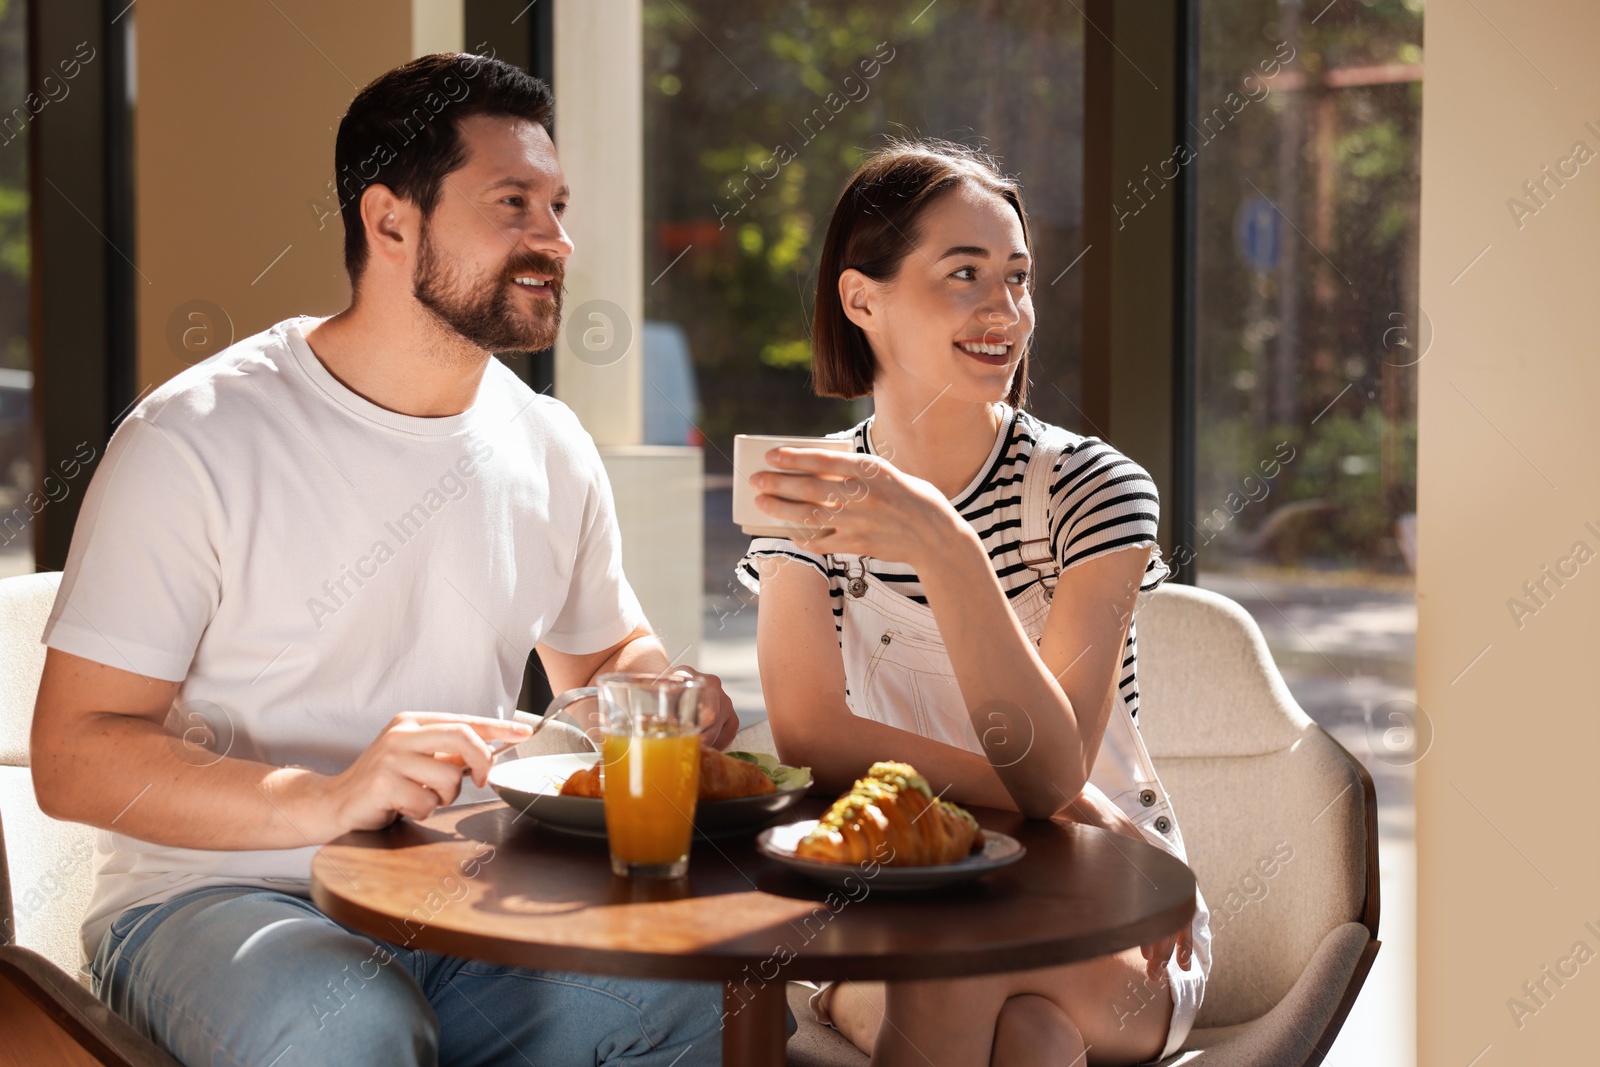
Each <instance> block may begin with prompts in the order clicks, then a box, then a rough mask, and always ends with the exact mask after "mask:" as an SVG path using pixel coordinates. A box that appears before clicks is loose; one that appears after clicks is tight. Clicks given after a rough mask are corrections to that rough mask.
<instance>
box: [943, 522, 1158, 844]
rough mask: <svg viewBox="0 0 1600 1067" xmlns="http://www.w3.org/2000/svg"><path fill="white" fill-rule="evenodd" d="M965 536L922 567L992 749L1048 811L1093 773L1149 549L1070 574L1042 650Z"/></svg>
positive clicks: (1024, 800)
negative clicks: (1031, 637)
mask: <svg viewBox="0 0 1600 1067" xmlns="http://www.w3.org/2000/svg"><path fill="white" fill-rule="evenodd" d="M962 525H963V526H966V523H965V522H962ZM967 531H968V532H967V534H965V535H963V536H962V537H961V538H960V539H959V540H958V542H957V544H958V545H959V547H952V549H951V551H949V552H948V553H944V554H940V555H935V556H932V557H930V558H929V560H928V561H927V562H926V563H924V564H923V565H920V566H918V568H917V574H918V577H919V578H920V579H921V581H922V588H923V592H924V593H925V594H926V596H927V598H928V606H929V607H930V608H932V609H933V615H934V619H935V620H936V621H937V622H938V624H939V634H940V636H941V637H942V638H943V639H944V645H945V651H946V652H947V653H948V655H949V656H950V662H951V664H952V665H953V666H954V667H955V673H956V681H957V683H958V684H959V686H960V687H961V695H962V697H963V699H964V700H965V702H966V705H967V709H968V713H969V714H970V715H971V716H972V725H973V727H974V729H976V730H977V733H978V737H979V739H980V740H981V741H982V742H983V746H984V751H985V752H987V753H988V755H989V759H990V761H991V762H992V763H993V765H994V767H995V770H996V771H997V772H998V773H999V775H1000V779H1001V781H1002V782H1004V783H1005V786H1006V789H1007V790H1008V791H1009V792H1010V793H1011V795H1012V797H1014V798H1015V800H1016V804H1017V809H1018V810H1019V811H1021V812H1023V813H1024V814H1027V815H1030V816H1033V817H1035V818H1043V817H1045V816H1047V815H1049V814H1051V813H1053V812H1055V811H1057V810H1059V809H1060V808H1061V806H1062V805H1063V804H1065V803H1067V801H1068V800H1070V799H1071V798H1073V797H1075V796H1077V795H1078V793H1079V792H1080V791H1082V789H1083V787H1084V786H1085V785H1086V784H1087V783H1088V780H1089V774H1090V772H1091V771H1092V770H1093V769H1094V760H1095V756H1096V755H1097V754H1098V753H1099V751H1100V742H1101V739H1102V738H1103V737H1104V736H1105V730H1106V723H1107V722H1108V721H1109V720H1110V715H1111V709H1112V706H1113V703H1114V702H1115V700H1116V696H1117V681H1118V679H1119V677H1120V676H1121V673H1122V669H1123V664H1122V661H1123V656H1124V650H1125V647H1126V643H1127V638H1128V625H1129V622H1130V620H1131V619H1132V617H1133V603H1134V598H1135V597H1136V596H1137V595H1138V592H1139V579H1140V577H1141V576H1142V575H1143V574H1144V569H1145V565H1146V564H1147V563H1148V561H1149V558H1150V551H1151V550H1150V548H1149V547H1148V546H1145V547H1129V548H1125V549H1119V550H1117V551H1115V552H1110V553H1107V554H1106V555H1104V556H1100V557H1097V558H1095V559H1091V560H1086V561H1084V562H1083V563H1080V564H1078V565H1077V566H1075V567H1072V568H1071V569H1070V570H1067V571H1064V572H1062V574H1061V576H1060V578H1059V579H1058V580H1057V583H1056V590H1055V597H1054V600H1053V601H1052V603H1051V607H1050V614H1049V616H1048V617H1047V619H1046V620H1045V628H1044V634H1043V636H1042V638H1041V640H1040V643H1039V647H1038V648H1037V649H1036V648H1035V647H1034V645H1033V642H1032V641H1030V640H1029V639H1028V637H1027V634H1026V633H1025V632H1024V631H1023V629H1022V625H1021V623H1019V622H1018V621H1017V617H1016V615H1015V613H1013V612H1012V611H1011V606H1010V603H1009V601H1008V600H1007V598H1006V595H1005V591H1004V590H1003V589H1002V588H1001V586H1000V581H999V579H998V578H996V577H995V573H994V571H993V570H992V569H991V566H990V563H989V558H988V555H987V553H986V552H985V551H984V549H983V544H982V542H981V541H980V540H979V539H978V535H977V533H976V532H974V531H972V529H971V527H970V526H967Z"/></svg>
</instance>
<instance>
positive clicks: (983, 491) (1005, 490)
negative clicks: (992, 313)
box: [735, 405, 1171, 722]
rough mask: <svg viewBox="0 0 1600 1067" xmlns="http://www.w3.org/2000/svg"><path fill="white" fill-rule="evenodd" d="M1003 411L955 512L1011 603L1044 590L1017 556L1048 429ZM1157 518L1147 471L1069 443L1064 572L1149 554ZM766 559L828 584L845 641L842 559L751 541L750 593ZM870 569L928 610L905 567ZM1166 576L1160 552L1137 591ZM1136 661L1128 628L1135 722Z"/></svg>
mask: <svg viewBox="0 0 1600 1067" xmlns="http://www.w3.org/2000/svg"><path fill="white" fill-rule="evenodd" d="M1001 407H1002V410H1003V412H1004V418H1003V419H1002V422H1001V429H1000V433H999V435H998V436H997V437H996V438H995V443H994V447H993V449H991V451H990V453H989V457H988V458H987V459H986V460H985V461H984V463H983V466H982V467H981V468H980V469H979V472H978V474H977V476H976V477H975V478H974V479H973V480H972V483H971V484H970V485H968V486H967V487H966V488H965V489H963V490H962V491H961V492H960V493H959V494H957V495H956V496H955V497H954V498H953V499H952V503H953V504H954V505H955V509H956V511H957V512H958V513H959V514H960V515H961V517H962V518H963V519H965V520H966V521H967V522H968V523H970V524H971V525H972V528H973V529H974V530H976V531H977V533H978V536H979V537H980V538H982V540H983V546H984V549H985V550H986V551H987V552H988V554H989V559H990V561H991V564H992V565H993V567H994V571H995V576H996V577H998V578H999V579H1000V585H1001V588H1003V589H1004V590H1005V592H1006V596H1007V597H1008V598H1013V599H1014V598H1016V597H1018V596H1021V595H1022V594H1023V593H1024V592H1025V591H1026V590H1027V589H1028V588H1029V587H1031V586H1033V585H1034V584H1035V583H1037V582H1039V581H1042V580H1043V579H1042V578H1041V577H1040V575H1039V572H1038V571H1035V570H1033V569H1031V568H1029V567H1028V565H1027V564H1026V563H1024V562H1023V561H1022V555H1021V552H1020V546H1021V541H1022V515H1021V512H1022V475H1023V471H1025V470H1026V469H1027V466H1028V459H1029V457H1030V456H1032V454H1033V446H1034V442H1036V441H1037V440H1038V439H1039V437H1040V435H1041V434H1043V433H1044V432H1045V430H1046V429H1048V428H1049V427H1048V425H1047V424H1046V423H1044V422H1041V421H1040V420H1039V419H1036V418H1035V417H1034V416H1032V415H1030V414H1029V413H1028V412H1026V411H1017V410H1015V409H1013V408H1011V407H1009V406H1006V405H1001ZM871 422H872V419H871V418H870V417H869V418H868V419H866V420H865V421H864V422H862V423H860V424H859V425H857V426H856V427H854V428H853V429H851V430H849V431H846V432H847V433H849V434H850V435H851V436H852V437H853V439H854V441H855V448H856V451H857V452H865V453H867V454H869V455H871V454H875V453H874V450H873V447H872V438H871V435H870V434H869V433H868V432H867V430H868V427H869V426H870V425H871ZM835 436H844V434H838V435H835ZM1160 510H1161V508H1160V501H1159V499H1158V497H1157V493H1156V486H1155V482H1153V481H1152V480H1151V478H1150V475H1149V474H1147V473H1146V472H1145V470H1144V468H1143V467H1141V466H1139V464H1137V463H1135V462H1134V461H1133V460H1131V459H1129V458H1128V457H1127V456H1125V455H1123V454H1122V453H1121V452H1118V451H1117V450H1116V449H1115V448H1112V447H1111V446H1110V445H1108V444H1106V443H1105V442H1104V441H1102V440H1100V439H1099V438H1097V437H1081V436H1079V435H1077V434H1069V435H1068V440H1067V447H1066V449H1065V450H1064V451H1063V452H1062V454H1061V456H1060V458H1059V459H1058V460H1057V461H1056V465H1055V470H1054V471H1052V472H1051V476H1050V504H1049V527H1048V528H1049V531H1050V547H1051V550H1052V552H1053V553H1054V556H1055V560H1056V565H1057V566H1058V567H1059V568H1060V569H1061V570H1063V571H1065V570H1067V569H1068V568H1070V567H1073V566H1075V565H1077V564H1079V563H1082V562H1084V561H1085V560H1089V559H1094V558H1095V557H1097V556H1102V555H1104V554H1106V553H1108V552H1113V551H1116V550H1117V549H1120V548H1127V547H1129V546H1135V545H1155V544H1156V526H1157V521H1158V519H1159V516H1160ZM764 557H787V558H790V559H795V560H800V561H803V562H805V563H808V564H810V565H811V566H813V567H815V568H816V569H817V571H818V572H819V573H820V574H821V575H822V576H823V577H824V578H826V579H827V582H828V597H829V601H830V603H831V604H832V607H833V626H834V631H835V633H840V632H841V621H840V620H841V619H842V618H843V616H844V597H845V583H846V581H847V579H846V577H845V568H844V563H843V561H842V560H841V559H840V558H839V557H836V556H823V555H819V554H817V553H814V552H807V551H806V550H805V549H802V548H800V547H799V546H797V545H796V544H795V543H794V542H792V541H789V540H787V539H785V538H780V537H757V538H755V539H754V540H752V541H751V542H750V549H749V551H748V552H746V553H745V555H744V558H742V559H741V560H739V562H738V564H737V565H736V569H735V574H736V575H737V577H738V578H739V580H740V581H741V582H743V583H744V585H745V586H746V587H747V588H748V589H749V590H750V591H751V592H753V593H759V592H760V591H761V577H760V574H759V573H758V572H757V570H756V561H757V560H758V559H760V558H764ZM866 564H867V569H868V570H869V571H870V572H871V574H872V576H873V577H874V578H877V579H879V580H881V581H883V582H885V583H887V584H888V587H889V588H890V589H893V590H895V591H897V592H899V593H900V594H901V595H903V596H905V597H907V598H909V599H911V600H913V601H915V602H917V603H918V604H924V605H925V604H927V602H928V598H927V597H926V596H925V595H924V594H923V590H922V583H921V582H920V581H918V579H917V575H916V572H915V571H914V570H913V569H912V568H911V567H909V566H908V565H906V564H904V563H896V562H892V561H890V560H883V559H878V558H876V557H867V561H866ZM1170 573H1171V572H1170V571H1169V570H1168V568H1167V565H1166V563H1165V561H1163V560H1162V558H1161V549H1160V547H1159V546H1157V548H1156V550H1155V552H1153V553H1152V554H1151V556H1150V562H1149V563H1148V564H1147V565H1146V567H1145V571H1144V576H1143V578H1142V579H1141V580H1140V584H1139V589H1140V591H1141V592H1148V591H1150V590H1153V589H1155V588H1156V587H1157V586H1158V585H1160V584H1161V582H1162V581H1163V580H1165V579H1166V578H1167V577H1168V575H1169V574H1170ZM1137 660H1138V645H1137V635H1136V632H1135V627H1134V624H1133V623H1131V622H1130V624H1129V626H1128V639H1127V647H1126V649H1125V650H1124V656H1123V660H1122V674H1121V676H1120V678H1119V680H1118V692H1119V693H1121V695H1122V699H1123V703H1124V705H1125V706H1126V708H1127V709H1128V713H1129V715H1130V716H1131V717H1132V718H1133V719H1134V721H1135V722H1137V721H1138V714H1139V686H1138V680H1137V676H1136V672H1135V665H1136V663H1137Z"/></svg>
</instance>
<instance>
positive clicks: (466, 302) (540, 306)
mask: <svg viewBox="0 0 1600 1067" xmlns="http://www.w3.org/2000/svg"><path fill="white" fill-rule="evenodd" d="M506 267H507V269H506V271H505V273H503V274H501V275H499V276H498V277H495V278H492V279H477V280H476V281H473V282H467V281H464V280H463V278H462V275H461V271H460V270H459V269H457V268H456V267H455V266H453V265H448V264H445V263H443V262H441V261H440V259H439V255H438V253H437V250H436V249H435V248H434V246H433V241H432V240H431V239H430V237H429V235H428V227H427V225H426V224H424V225H423V227H422V235H421V237H420V239H419V241H418V244H417V273H416V280H415V282H414V284H413V285H412V288H411V292H412V295H413V296H415V297H416V298H417V302H418V303H419V304H421V305H422V306H423V307H425V308H427V309H428V310H429V311H431V312H433V314H434V317H435V318H437V319H438V320H439V321H440V322H441V323H443V324H444V325H445V326H447V327H449V328H450V329H452V330H454V331H455V332H456V333H458V334H460V335H461V337H463V338H464V339H466V340H467V341H468V342H470V343H472V344H474V345H476V346H478V347H479V348H482V349H486V350H488V351H490V352H537V351H539V350H541V349H545V348H549V347H551V346H552V345H554V344H555V343H556V338H557V337H558V336H559V335H560V333H561V297H562V294H563V287H562V280H563V277H564V275H565V269H564V268H563V266H562V264H561V262H560V261H559V260H556V259H552V258H551V257H549V256H546V255H543V254H541V253H539V252H527V253H524V254H522V255H520V256H518V257H516V261H515V262H512V261H509V260H508V261H507V263H506ZM528 274H536V275H541V276H543V277H546V278H548V279H549V293H550V296H551V299H549V300H545V299H542V298H538V297H535V298H533V299H532V300H531V303H532V304H533V307H532V309H531V310H527V309H523V308H520V307H517V306H516V304H517V303H518V302H520V301H521V300H522V299H523V298H522V297H521V296H518V295H516V294H514V293H513V292H512V290H511V287H512V286H513V285H517V284H518V283H517V282H514V281H512V279H513V278H516V277H519V276H522V275H528Z"/></svg>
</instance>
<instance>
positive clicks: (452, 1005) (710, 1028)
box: [90, 886, 794, 1067]
mask: <svg viewBox="0 0 1600 1067" xmlns="http://www.w3.org/2000/svg"><path fill="white" fill-rule="evenodd" d="M90 973H91V975H92V977H93V982H94V985H93V988H94V993H95V996H97V997H99V998H100V999H101V1000H103V1001H104V1002H105V1003H106V1004H108V1005H109V1006H110V1007H111V1009H112V1010H113V1011H115V1012H116V1013H117V1014H118V1015H120V1016H122V1017H123V1018H124V1019H126V1020H128V1022H129V1023H131V1024H132V1025H133V1026H134V1028H135V1029H137V1030H139V1031H141V1032H142V1033H144V1034H146V1035H147V1036H149V1037H150V1038H151V1039H152V1040H154V1041H156V1042H157V1043H158V1044H161V1045H164V1046H165V1047H166V1048H167V1049H168V1050H170V1051H171V1052H172V1054H173V1055H174V1056H175V1057H177V1058H178V1059H179V1060H181V1061H183V1063H185V1064H187V1065H188V1067H199V1065H202V1064H205V1065H215V1067H257V1065H259V1067H269V1065H270V1067H291V1065H298V1064H330V1065H339V1067H344V1065H347V1064H381V1065H383V1067H410V1065H427V1067H432V1065H434V1064H449V1065H456V1064H460V1065H469V1064H470V1065H474V1067H476V1065H480V1064H481V1065H489V1064H497V1065H498V1064H506V1065H511V1064H516V1065H519V1067H527V1065H537V1067H568V1065H570V1067H595V1065H597V1064H623V1063H625V1064H628V1065H629V1067H701V1065H711V1064H720V1063H721V1062H722V1044H721V1042H722V1033H721V1026H720V1019H721V1011H722V987H721V986H720V985H718V984H717V983H714V982H713V983H708V982H669V981H654V980H644V979H624V978H607V977H601V976H596V975H587V974H573V973H568V972H564V971H534V970H527V969H524V968H517V967H503V966H500V965H498V964H489V963H480V962H477V961H475V960H468V959H459V958H456V957H453V956H442V955H439V954H438V953H435V952H425V951H423V950H420V949H412V948H405V947H402V946H399V945H395V944H393V943H391V942H388V941H384V940H382V939H380V938H375V937H369V936H367V935H366V934H362V933H359V932H356V931H354V930H351V929H350V928H348V927H346V926H344V925H342V924H340V923H338V922H335V921H334V920H333V919H330V918H329V917H328V916H326V915H324V914H323V913H322V912H320V911H318V910H317V908H316V907H315V905H313V904H312V903H311V902H310V901H308V900H304V899H301V898H300V897H296V896H291V895H289V894H286V893H279V892H274V891H272V890H264V889H255V888H250V887H245V886H208V887H205V888H201V889H196V890H192V891H190V892H187V893H180V894H178V895H177V896H175V897H173V898H171V899H169V900H167V901H164V902H162V903H159V904H147V905H142V906H140V907H135V908H130V909H128V910H127V911H124V912H123V913H122V914H121V915H119V916H117V918H116V920H115V921H114V922H113V923H112V924H111V928H110V930H109V931H108V932H107V933H106V935H105V938H104V940H103V941H102V942H101V944H100V949H99V951H98V952H97V953H96V954H95V959H94V963H93V965H92V967H91V969H90ZM793 1025H794V1024H793V1021H792V1018H791V1023H790V1026H791V1032H793Z"/></svg>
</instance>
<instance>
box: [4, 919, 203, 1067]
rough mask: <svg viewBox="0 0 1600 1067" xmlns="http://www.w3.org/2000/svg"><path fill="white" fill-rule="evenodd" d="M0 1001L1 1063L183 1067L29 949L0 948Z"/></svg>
mask: <svg viewBox="0 0 1600 1067" xmlns="http://www.w3.org/2000/svg"><path fill="white" fill-rule="evenodd" d="M0 999H3V1000H4V1002H5V1004H6V1006H7V1009H8V1010H7V1013H6V1014H7V1015H8V1018H7V1019H6V1036H5V1043H6V1045H7V1048H6V1049H5V1050H3V1051H0V1062H4V1063H49V1062H54V1063H84V1064H92V1063H101V1064H113V1065H118V1067H183V1065H182V1064H181V1063H179V1062H178V1061H177V1060H176V1059H174V1058H173V1057H172V1056H171V1055H170V1054H168V1053H167V1052H166V1051H164V1050H163V1049H161V1048H160V1047H159V1046H157V1045H156V1044H155V1043H154V1042H152V1041H151V1040H150V1039H149V1038H147V1037H145V1036H144V1035H143V1034H141V1033H139V1032H138V1031H137V1030H135V1029H134V1028H133V1027H131V1026H129V1025H128V1024H127V1022H125V1021H124V1020H123V1019H122V1017H121V1016H119V1015H117V1014H116V1013H115V1012H114V1011H112V1010H111V1009H110V1008H109V1007H107V1006H106V1005H105V1004H104V1003H102V1002H101V1001H99V1000H97V999H95V997H94V995H93V994H92V993H90V992H89V991H88V990H87V989H85V988H83V986H81V985H79V984H78V983H77V981H75V980H74V979H73V978H72V977H71V976H70V975H68V974H67V973H66V972H64V971H62V970H61V969H60V968H59V967H57V966H56V965H55V964H53V963H51V962H50V961H49V960H47V959H45V958H44V957H43V956H41V955H39V954H38V953H37V952H34V951H32V950H31V949H26V948H22V947H21V946H20V945H0ZM24 1049H26V1050H27V1051H23V1050H24ZM40 1054H43V1055H46V1056H48V1057H49V1058H48V1059H41V1058H38V1057H39V1055H40ZM12 1056H20V1058H16V1059H13V1058H10V1057H12Z"/></svg>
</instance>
